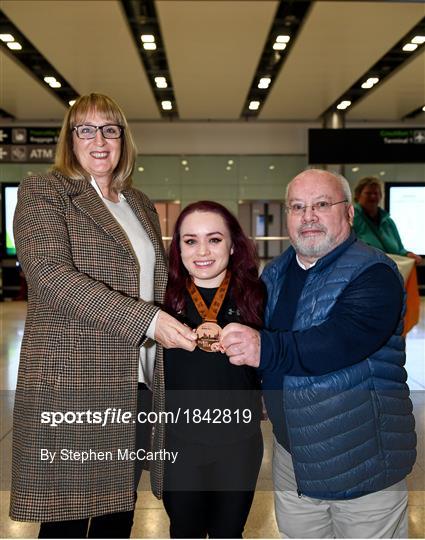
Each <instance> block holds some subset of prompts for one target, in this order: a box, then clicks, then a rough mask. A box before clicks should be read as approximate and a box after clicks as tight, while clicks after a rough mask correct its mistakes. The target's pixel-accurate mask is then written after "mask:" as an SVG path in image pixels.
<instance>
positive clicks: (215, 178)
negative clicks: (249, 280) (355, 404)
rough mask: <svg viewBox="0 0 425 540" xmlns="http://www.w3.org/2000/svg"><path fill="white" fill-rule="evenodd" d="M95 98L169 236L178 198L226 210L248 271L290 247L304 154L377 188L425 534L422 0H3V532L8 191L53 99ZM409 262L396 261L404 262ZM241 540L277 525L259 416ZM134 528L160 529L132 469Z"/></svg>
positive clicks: (2, 511) (50, 126)
mask: <svg viewBox="0 0 425 540" xmlns="http://www.w3.org/2000/svg"><path fill="white" fill-rule="evenodd" d="M91 92H99V93H103V94H106V95H108V96H110V97H112V98H113V99H115V100H116V101H117V103H118V104H119V105H120V106H121V107H122V109H123V111H124V113H125V115H126V118H127V120H128V123H129V129H130V130H131V133H132V135H133V137H134V140H135V143H136V146H137V152H138V153H137V159H136V164H135V168H134V173H133V185H134V186H135V187H136V188H138V189H140V190H142V191H143V192H144V193H146V195H147V196H148V197H149V198H150V199H151V200H152V201H153V202H154V204H155V207H156V209H157V211H158V214H159V218H160V224H161V231H162V237H163V242H164V244H165V247H166V248H167V247H168V246H169V243H170V238H171V236H172V233H173V227H174V224H175V221H176V219H177V216H178V215H179V213H180V211H181V210H182V209H183V208H184V207H185V206H186V205H187V204H189V203H191V202H194V201H198V200H214V201H216V202H219V203H221V204H223V205H225V206H226V207H227V208H229V209H230V210H231V211H232V212H233V213H234V214H235V215H236V217H237V218H238V219H239V221H240V223H241V225H242V228H243V230H244V231H245V233H246V234H247V235H248V236H249V237H251V238H252V239H253V241H254V242H255V245H256V248H257V251H258V254H259V257H260V260H261V268H263V267H264V265H265V264H266V263H267V262H269V261H270V260H272V259H273V258H274V257H276V256H278V255H279V254H280V253H281V252H282V251H284V250H285V249H286V248H287V247H288V246H289V239H288V232H287V229H286V222H285V199H284V197H285V188H286V186H287V184H288V183H289V182H290V181H291V179H292V178H293V177H294V176H296V175H297V174H298V173H299V172H301V171H303V170H305V169H306V168H309V167H316V168H321V169H327V170H331V171H335V172H337V173H340V174H343V175H344V176H345V177H346V178H347V180H348V182H349V184H350V187H351V188H352V190H354V186H355V185H356V182H357V181H358V180H359V179H360V178H362V177H364V176H374V177H377V178H378V179H379V180H380V182H381V184H382V186H383V199H382V201H381V206H382V207H383V208H385V209H386V210H388V211H389V212H390V214H391V215H392V217H393V219H394V220H395V222H396V225H397V228H398V230H399V232H400V235H401V239H402V241H403V243H404V245H405V247H406V248H407V249H408V250H409V251H413V252H415V253H417V254H419V255H422V256H423V260H422V262H421V263H420V264H418V265H417V266H416V267H415V266H414V265H413V263H412V264H411V265H410V266H409V268H408V270H407V271H406V270H405V268H404V267H403V270H401V266H403V262H402V261H401V262H400V261H398V263H399V265H400V266H399V268H400V271H401V272H402V274H403V278H404V281H405V285H406V288H407V290H408V311H409V313H408V314H409V317H410V318H409V324H408V332H407V336H406V343H407V362H406V370H407V373H408V381H407V382H408V384H409V388H410V390H411V397H412V401H413V404H414V414H415V419H416V428H417V435H418V455H417V460H416V464H415V466H414V468H413V471H412V473H411V474H410V475H409V476H408V479H407V481H408V489H409V509H408V512H409V537H410V538H425V430H424V428H425V234H424V231H425V152H424V149H425V1H424V0H399V1H397V0H375V1H368V0H317V1H314V0H58V1H53V0H0V187H1V198H2V199H1V224H0V226H1V240H0V248H1V253H0V255H1V267H0V341H1V346H0V390H1V400H0V401H1V410H0V456H1V465H0V483H1V488H0V489H1V491H0V499H1V500H0V538H34V537H37V534H38V524H37V523H25V522H17V521H12V520H11V519H10V518H9V495H10V493H9V490H10V475H11V451H12V432H13V426H12V411H13V401H14V391H15V388H16V381H17V372H18V365H19V354H20V347H21V341H22V336H23V332H24V325H25V317H26V309H27V302H26V285H25V280H24V276H23V274H22V272H21V269H20V266H19V261H18V260H17V257H16V250H15V248H14V243H13V231H12V228H11V224H12V220H13V212H14V207H15V204H16V193H17V186H18V185H19V183H20V182H21V180H22V179H23V178H25V177H27V176H31V175H37V174H43V173H44V172H46V171H47V170H48V169H49V168H50V167H51V165H52V163H53V159H54V152H55V145H56V142H57V138H58V134H59V130H60V126H61V124H62V121H63V118H64V116H65V114H66V111H67V110H68V109H69V107H70V106H72V104H73V103H74V102H75V100H76V99H78V97H79V96H81V95H84V94H88V93H91ZM403 272H404V273H403ZM262 430H263V436H264V442H265V452H264V458H263V463H262V467H261V471H260V476H259V480H258V483H257V489H256V493H255V498H254V503H253V506H252V509H251V512H250V515H249V518H248V521H247V524H246V528H245V532H244V536H245V537H246V538H278V537H279V531H278V529H277V525H276V521H275V516H274V503H273V489H272V482H271V477H272V471H271V458H272V429H271V424H270V422H269V421H263V422H262ZM139 489H140V495H139V497H138V500H137V505H136V513H135V524H134V527H133V531H132V537H134V538H167V537H169V523H168V518H167V515H166V512H165V510H164V508H163V505H162V502H161V501H159V500H157V499H156V498H155V497H154V496H153V495H152V494H151V492H150V490H149V479H148V473H144V474H143V476H142V485H141V488H139Z"/></svg>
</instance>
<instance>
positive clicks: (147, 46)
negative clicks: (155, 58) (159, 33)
mask: <svg viewBox="0 0 425 540" xmlns="http://www.w3.org/2000/svg"><path fill="white" fill-rule="evenodd" d="M143 48H144V49H145V51H155V50H156V43H143Z"/></svg>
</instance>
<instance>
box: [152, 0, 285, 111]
mask: <svg viewBox="0 0 425 540" xmlns="http://www.w3.org/2000/svg"><path fill="white" fill-rule="evenodd" d="M277 6H278V2H277V1H271V0H270V1H269V0H262V1H261V2H258V1H255V2H252V1H230V0H226V1H225V2H221V1H219V2H217V1H203V0H197V1H196V2H193V1H184V0H182V1H179V2H176V1H174V0H171V1H169V0H157V2H156V7H157V11H158V16H159V19H160V24H161V29H162V36H163V39H164V42H165V48H166V52H167V58H168V64H169V68H170V71H171V76H172V79H173V87H174V93H175V95H176V99H177V105H178V110H179V115H180V118H183V119H237V118H239V116H240V114H241V111H242V107H243V105H244V101H245V99H246V96H247V94H248V90H249V87H250V85H251V82H252V78H253V76H254V73H255V70H256V67H257V64H258V61H259V59H260V57H261V53H262V49H263V47H264V43H265V40H266V38H267V35H268V32H269V30H270V26H271V23H272V20H273V17H274V14H275V11H276V9H277Z"/></svg>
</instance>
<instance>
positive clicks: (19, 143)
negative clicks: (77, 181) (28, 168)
mask: <svg viewBox="0 0 425 540" xmlns="http://www.w3.org/2000/svg"><path fill="white" fill-rule="evenodd" d="M59 133H60V127H0V163H51V162H53V160H54V157H55V149H56V143H57V142H58V138H59Z"/></svg>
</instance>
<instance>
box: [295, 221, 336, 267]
mask: <svg viewBox="0 0 425 540" xmlns="http://www.w3.org/2000/svg"><path fill="white" fill-rule="evenodd" d="M312 228H313V227H307V226H303V227H299V228H298V230H297V233H296V237H295V238H291V244H292V245H293V247H294V249H295V251H296V252H297V253H298V254H299V255H301V256H302V257H313V258H317V259H319V258H320V257H324V256H325V255H326V254H327V253H329V252H330V251H332V250H333V249H334V247H335V238H333V237H331V236H329V235H328V229H327V228H326V227H324V226H323V225H317V224H316V225H314V230H315V231H317V230H320V231H321V233H322V235H321V236H320V237H318V236H315V237H313V238H312V237H306V238H304V237H303V236H302V234H301V233H302V232H303V231H308V230H310V229H312Z"/></svg>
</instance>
